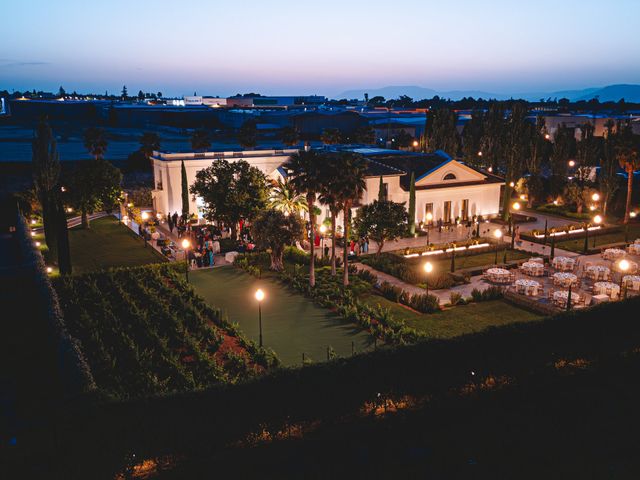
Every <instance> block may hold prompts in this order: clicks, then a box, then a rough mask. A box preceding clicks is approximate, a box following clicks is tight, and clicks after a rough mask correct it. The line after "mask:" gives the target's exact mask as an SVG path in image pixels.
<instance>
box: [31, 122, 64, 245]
mask: <svg viewBox="0 0 640 480" xmlns="http://www.w3.org/2000/svg"><path fill="white" fill-rule="evenodd" d="M32 152H33V153H32V160H31V161H32V163H33V183H34V185H35V188H36V192H37V194H38V198H39V200H40V205H41V206H42V222H43V226H44V235H45V238H46V242H47V247H48V248H49V252H51V255H52V257H53V258H55V257H56V255H57V252H58V242H57V236H56V210H57V205H56V188H57V185H58V180H59V178H60V158H59V156H58V149H57V144H56V139H55V137H54V136H53V132H52V131H51V127H50V126H49V123H48V122H47V119H46V118H45V117H43V118H41V119H40V121H39V122H38V126H37V127H36V131H35V132H34V138H33V141H32Z"/></svg>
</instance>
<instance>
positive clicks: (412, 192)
mask: <svg viewBox="0 0 640 480" xmlns="http://www.w3.org/2000/svg"><path fill="white" fill-rule="evenodd" d="M409 233H410V234H411V235H413V234H414V233H416V175H415V173H414V172H411V186H410V187H409Z"/></svg>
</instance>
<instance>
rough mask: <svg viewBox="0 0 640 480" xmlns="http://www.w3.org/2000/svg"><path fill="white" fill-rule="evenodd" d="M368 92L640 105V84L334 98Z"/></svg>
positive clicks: (415, 90)
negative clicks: (515, 91)
mask: <svg viewBox="0 0 640 480" xmlns="http://www.w3.org/2000/svg"><path fill="white" fill-rule="evenodd" d="M365 93H368V94H369V98H373V97H376V96H382V97H384V98H386V99H392V98H398V97H400V96H401V95H407V96H409V97H411V98H413V99H414V100H422V99H424V98H433V97H434V96H436V95H438V96H439V97H442V98H449V99H451V100H460V99H461V98H464V97H473V98H476V99H477V98H484V99H496V100H508V99H510V98H521V99H524V100H530V101H536V100H540V99H541V98H545V99H546V98H552V99H553V98H557V99H560V98H568V99H569V100H571V101H579V100H591V99H592V98H598V99H599V100H600V101H601V102H609V101H613V102H617V101H618V100H620V99H621V98H624V99H625V101H626V102H638V103H640V85H628V84H619V85H607V86H606V87H594V88H585V89H582V90H562V91H557V92H524V93H517V94H510V95H508V94H501V93H492V92H483V91H480V90H451V91H441V90H433V89H431V88H425V87H418V86H416V85H408V86H388V87H382V88H370V89H360V90H347V91H345V92H342V93H340V94H338V95H336V96H335V98H338V99H340V98H348V99H352V98H358V99H363V98H364V94H365Z"/></svg>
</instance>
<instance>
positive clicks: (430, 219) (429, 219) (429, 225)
mask: <svg viewBox="0 0 640 480" xmlns="http://www.w3.org/2000/svg"><path fill="white" fill-rule="evenodd" d="M425 219H426V220H427V246H428V245H429V230H430V229H431V221H432V220H433V213H431V212H427V215H426V216H425Z"/></svg>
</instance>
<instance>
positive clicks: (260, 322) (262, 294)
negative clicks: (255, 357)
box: [255, 288, 265, 348]
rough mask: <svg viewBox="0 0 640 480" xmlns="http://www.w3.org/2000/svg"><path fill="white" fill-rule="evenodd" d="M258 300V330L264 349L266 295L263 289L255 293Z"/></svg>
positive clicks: (260, 342)
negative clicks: (263, 322)
mask: <svg viewBox="0 0 640 480" xmlns="http://www.w3.org/2000/svg"><path fill="white" fill-rule="evenodd" d="M255 297H256V300H257V301H258V329H259V331H260V341H259V345H260V348H262V301H263V300H264V297H265V294H264V290H262V289H261V288H259V289H257V290H256V293H255Z"/></svg>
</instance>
